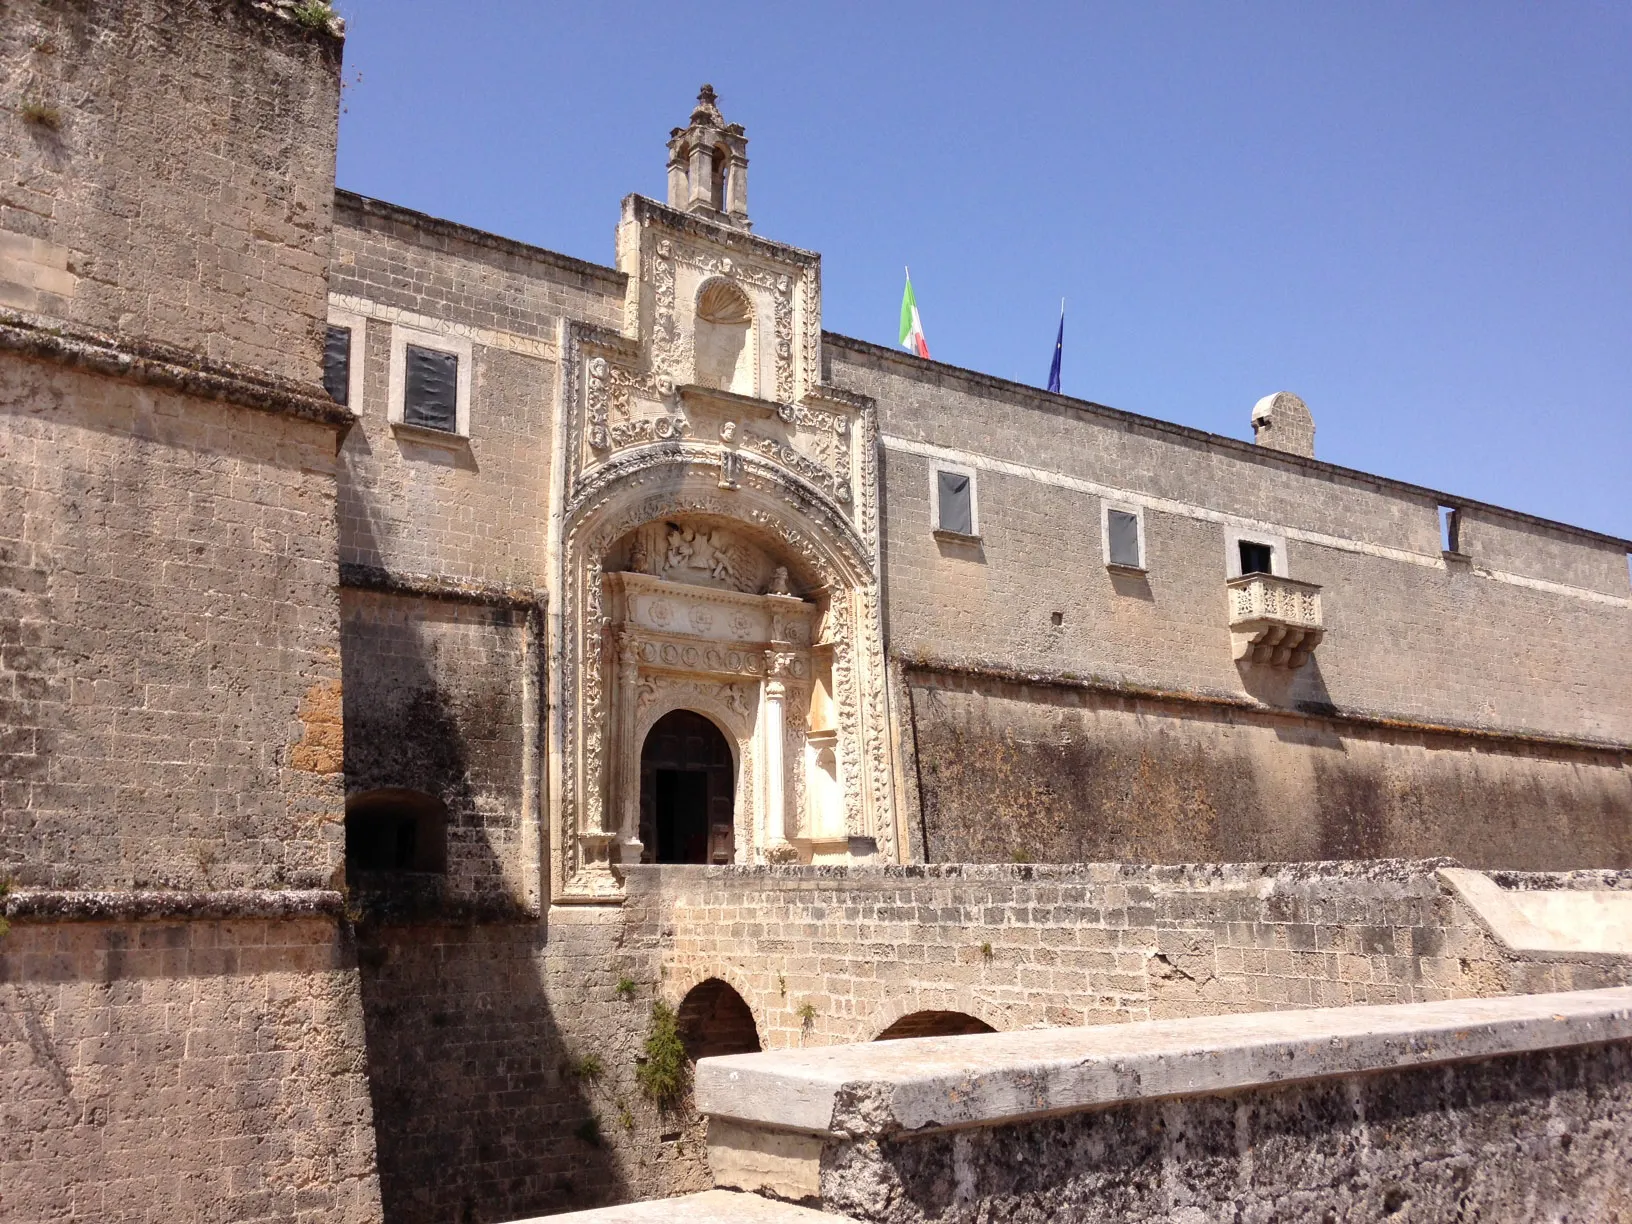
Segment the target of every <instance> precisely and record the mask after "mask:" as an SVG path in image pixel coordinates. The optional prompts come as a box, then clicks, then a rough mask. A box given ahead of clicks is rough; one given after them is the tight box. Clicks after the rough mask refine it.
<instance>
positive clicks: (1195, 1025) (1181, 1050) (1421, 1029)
mask: <svg viewBox="0 0 1632 1224" xmlns="http://www.w3.org/2000/svg"><path fill="white" fill-rule="evenodd" d="M1628 1040H1632V989H1625V988H1620V989H1612V990H1599V991H1582V992H1569V993H1560V994H1551V995H1535V996H1521V997H1515V998H1505V999H1482V1000H1468V1001H1461V1002H1454V1003H1429V1004H1406V1005H1399V1006H1390V1007H1352V1008H1330V1009H1322V1010H1318V1011H1306V1012H1297V1013H1258V1014H1249V1015H1236V1016H1226V1017H1215V1018H1210V1019H1192V1020H1180V1021H1155V1022H1147V1023H1136V1024H1126V1025H1110V1026H1102V1027H1093V1028H1079V1029H1066V1030H1035V1031H1023V1032H1015V1033H1004V1034H996V1033H994V1034H983V1035H976V1036H964V1037H942V1038H925V1039H918V1040H909V1041H898V1042H889V1043H882V1044H873V1043H869V1044H866V1045H854V1046H842V1047H830V1048H827V1049H821V1050H799V1051H782V1052H777V1053H766V1054H753V1055H732V1056H728V1057H724V1058H714V1059H703V1060H702V1061H701V1062H699V1064H698V1067H697V1082H696V1091H697V1099H698V1105H699V1108H700V1109H701V1110H702V1112H704V1113H705V1114H707V1115H708V1116H709V1119H710V1131H709V1162H710V1165H711V1167H712V1169H713V1174H714V1178H715V1182H716V1185H720V1186H733V1187H736V1188H738V1189H743V1190H751V1191H756V1192H760V1193H765V1194H770V1195H774V1196H776V1197H779V1198H791V1199H797V1200H800V1201H807V1202H816V1203H819V1204H820V1205H821V1206H822V1207H824V1208H829V1209H833V1210H839V1211H846V1212H849V1213H850V1214H852V1215H854V1216H855V1217H856V1218H858V1219H862V1220H871V1221H879V1222H881V1224H885V1222H887V1224H907V1222H909V1221H910V1222H913V1224H916V1222H917V1221H921V1220H923V1221H927V1220H932V1219H933V1220H938V1221H953V1220H955V1221H960V1222H961V1221H973V1220H985V1219H998V1218H1001V1219H1073V1220H1084V1221H1100V1220H1105V1221H1110V1220H1117V1221H1129V1220H1133V1221H1152V1222H1154V1221H1174V1222H1177V1221H1191V1220H1201V1219H1209V1218H1216V1217H1215V1216H1214V1215H1213V1214H1212V1213H1211V1212H1208V1211H1207V1210H1206V1208H1207V1206H1208V1205H1209V1204H1214V1205H1222V1203H1224V1202H1231V1203H1233V1207H1234V1213H1235V1214H1234V1216H1233V1218H1303V1219H1338V1218H1343V1219H1374V1218H1381V1217H1382V1216H1385V1215H1389V1216H1392V1215H1395V1214H1397V1213H1398V1212H1399V1211H1400V1209H1401V1208H1402V1207H1403V1206H1404V1205H1405V1204H1406V1203H1407V1202H1408V1201H1411V1200H1413V1199H1416V1200H1419V1202H1418V1203H1416V1204H1415V1205H1414V1210H1413V1216H1412V1218H1423V1219H1441V1218H1445V1219H1448V1218H1451V1215H1450V1210H1451V1209H1460V1210H1463V1211H1466V1210H1468V1209H1469V1207H1470V1205H1474V1209H1475V1211H1485V1210H1489V1211H1492V1212H1493V1213H1499V1215H1500V1218H1502V1219H1505V1220H1518V1219H1524V1220H1531V1219H1536V1220H1541V1219H1554V1218H1559V1213H1560V1212H1569V1213H1571V1215H1572V1217H1573V1216H1574V1214H1575V1213H1579V1215H1580V1218H1605V1217H1603V1216H1601V1215H1600V1214H1599V1212H1600V1211H1601V1209H1604V1208H1607V1207H1610V1206H1612V1205H1614V1204H1618V1203H1624V1202H1625V1201H1626V1198H1625V1196H1626V1194H1627V1191H1628V1185H1627V1178H1626V1176H1625V1174H1624V1172H1622V1171H1621V1170H1623V1169H1624V1167H1625V1160H1626V1156H1627V1148H1628V1139H1627V1136H1628V1134H1629V1133H1632V1131H1629V1130H1628V1125H1627V1123H1628V1121H1629V1120H1632V1074H1629V1073H1632V1059H1629V1057H1628V1046H1627V1044H1626V1043H1627V1042H1628ZM1429 1068H1434V1070H1432V1071H1429V1070H1428V1069H1429ZM1538 1099H1540V1100H1545V1101H1546V1102H1547V1105H1546V1109H1545V1111H1544V1117H1543V1118H1542V1119H1541V1120H1538V1118H1537V1116H1536V1115H1537V1110H1536V1102H1537V1101H1538ZM1459 1218H1467V1217H1466V1215H1463V1216H1461V1217H1459Z"/></svg>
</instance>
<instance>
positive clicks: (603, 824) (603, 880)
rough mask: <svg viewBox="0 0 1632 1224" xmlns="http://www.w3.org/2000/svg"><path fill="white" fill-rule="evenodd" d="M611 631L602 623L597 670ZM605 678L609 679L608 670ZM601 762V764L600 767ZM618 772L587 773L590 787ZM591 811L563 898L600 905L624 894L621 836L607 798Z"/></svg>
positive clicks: (613, 768) (603, 660) (602, 662)
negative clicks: (617, 863) (619, 869)
mask: <svg viewBox="0 0 1632 1224" xmlns="http://www.w3.org/2000/svg"><path fill="white" fill-rule="evenodd" d="M609 627H610V624H609V622H607V621H604V620H603V621H602V622H601V625H600V633H599V634H598V635H597V637H598V639H599V649H598V650H597V651H596V657H595V659H594V661H593V664H592V665H593V666H594V667H596V668H602V669H604V668H606V663H607V630H608V628H609ZM602 675H603V676H604V675H605V672H604V670H603V671H602ZM612 696H613V698H614V700H615V698H616V694H615V693H614V694H613V695H612ZM612 730H613V732H614V733H613V734H611V735H608V736H604V737H603V739H602V743H603V745H604V744H606V742H607V740H611V741H612V743H613V745H615V744H616V740H617V736H616V734H615V724H614V727H613V728H612ZM614 750H615V748H614ZM601 761H604V757H603V758H601ZM601 761H598V762H597V763H598V764H600V763H601ZM616 769H617V765H616V762H615V761H614V762H613V764H612V766H611V768H610V770H608V769H607V768H606V767H605V766H604V764H603V765H602V768H599V769H590V770H586V771H585V772H586V775H587V777H586V782H587V784H588V785H590V786H595V787H602V786H604V785H605V784H606V776H607V773H608V772H611V773H614V774H615V771H616ZM590 810H591V813H592V816H591V819H590V820H589V821H588V822H586V823H587V825H588V827H586V828H582V829H580V830H579V832H578V867H577V870H576V871H574V872H573V873H572V878H571V879H569V880H568V881H567V889H566V896H564V897H563V900H570V901H599V900H602V899H614V898H617V897H620V896H622V894H623V886H622V885H621V884H620V883H619V881H618V878H617V876H615V875H614V874H613V873H612V845H613V843H614V842H616V841H617V834H616V832H615V831H613V830H612V829H610V828H608V827H607V826H608V825H609V824H610V823H611V822H612V820H613V818H612V817H611V816H610V814H609V813H608V812H607V805H606V797H605V796H604V794H603V795H602V797H601V801H600V802H599V803H596V804H593V805H592V806H591V808H590Z"/></svg>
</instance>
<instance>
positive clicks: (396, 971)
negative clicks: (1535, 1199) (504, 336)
mask: <svg viewBox="0 0 1632 1224" xmlns="http://www.w3.org/2000/svg"><path fill="white" fill-rule="evenodd" d="M629 879H630V891H629V900H628V902H627V903H626V904H625V905H624V906H622V907H620V908H613V909H608V908H605V907H567V906H557V907H555V908H553V909H552V910H551V911H550V914H549V918H548V934H547V937H546V936H545V934H544V932H543V931H542V930H540V928H539V927H538V926H537V925H534V924H525V923H521V924H517V923H489V924H485V925H479V926H468V925H460V924H450V923H435V924H426V923H398V924H381V925H373V926H365V927H364V928H363V929H362V930H361V931H360V934H359V941H360V946H361V953H360V958H359V959H360V962H361V967H362V994H363V999H364V1011H365V1016H366V1018H367V1022H368V1026H369V1042H368V1059H369V1067H370V1077H371V1084H372V1087H373V1093H374V1100H375V1115H376V1119H377V1121H376V1128H377V1132H378V1135H379V1160H380V1178H381V1194H382V1199H383V1201H384V1202H385V1204H386V1215H387V1218H388V1219H391V1220H412V1221H421V1220H423V1221H432V1220H442V1219H447V1218H450V1217H453V1218H457V1216H458V1213H459V1212H460V1211H461V1210H463V1209H464V1208H465V1205H466V1204H472V1203H473V1204H477V1205H478V1207H479V1210H480V1212H481V1213H483V1216H482V1218H488V1219H495V1220H504V1219H517V1218H523V1217H526V1216H528V1215H529V1214H534V1213H538V1212H542V1211H545V1210H558V1209H562V1208H566V1207H570V1206H579V1207H582V1206H588V1205H591V1204H594V1203H597V1202H607V1201H616V1200H620V1199H625V1198H648V1197H658V1196H664V1195H672V1194H680V1193H685V1192H689V1191H695V1190H700V1189H703V1188H705V1187H707V1186H708V1185H709V1184H710V1172H709V1166H708V1163H707V1139H706V1134H705V1127H704V1125H703V1121H702V1119H701V1118H700V1117H699V1116H698V1115H697V1114H696V1112H695V1111H694V1108H693V1106H692V1104H691V1102H690V1100H689V1099H688V1100H686V1101H685V1102H683V1103H682V1104H681V1106H680V1107H679V1108H678V1109H675V1110H672V1111H668V1112H664V1111H660V1110H658V1109H656V1108H654V1107H653V1105H652V1104H651V1103H650V1102H649V1101H648V1100H647V1099H646V1098H645V1097H644V1096H643V1095H642V1093H641V1091H640V1088H639V1086H638V1083H637V1080H636V1073H637V1069H638V1067H639V1066H640V1061H641V1059H642V1058H643V1057H644V1051H643V1048H642V1043H643V1041H644V1038H645V1034H646V1032H647V1029H648V1025H649V1012H650V1006H651V1003H652V1002H653V1000H654V999H655V1000H661V1001H663V1002H665V1003H666V1004H668V1005H669V1006H671V1007H672V1008H674V1009H676V1010H677V1011H678V1012H679V1013H680V1014H681V1016H682V1017H683V1018H685V1017H688V1016H690V1017H693V1020H692V1023H693V1025H694V1026H695V1027H692V1028H690V1029H689V1030H688V1031H687V1040H688V1042H690V1043H691V1045H692V1049H693V1050H694V1051H696V1052H701V1053H718V1052H732V1051H735V1050H741V1049H743V1048H745V1047H744V1046H742V1045H740V1044H738V1045H733V1044H730V1043H731V1042H733V1041H740V1034H741V1025H740V1023H732V1020H731V1017H732V1015H733V1012H732V1010H731V1009H730V1008H728V1007H722V1006H719V1000H720V998H721V996H724V997H725V998H726V999H728V1000H733V999H740V1000H741V1002H742V1004H744V1005H745V1007H746V1012H747V1015H748V1017H749V1024H751V1026H752V1033H753V1035H754V1039H755V1041H757V1043H758V1044H759V1045H760V1046H762V1047H763V1048H764V1049H766V1050H780V1049H800V1048H806V1047H817V1046H826V1045H832V1044H837V1043H842V1042H869V1041H872V1040H874V1039H876V1038H877V1037H879V1036H880V1034H882V1033H884V1032H885V1031H886V1030H888V1029H890V1028H891V1027H892V1026H897V1025H899V1024H900V1022H901V1021H903V1020H907V1019H909V1018H918V1019H921V1020H922V1021H924V1023H923V1024H922V1025H921V1026H920V1027H919V1028H918V1029H916V1030H914V1031H921V1032H924V1033H926V1034H931V1035H932V1034H934V1033H937V1032H947V1031H972V1027H966V1028H961V1029H959V1028H956V1027H954V1028H951V1029H949V1028H947V1027H946V1025H947V1024H948V1022H956V1021H958V1020H962V1021H963V1022H964V1023H965V1024H967V1023H968V1022H969V1021H974V1022H978V1025H980V1026H986V1027H989V1028H991V1029H995V1030H997V1031H998V1032H1004V1033H1007V1032H1015V1031H1020V1030H1024V1029H1027V1028H1033V1027H1039V1026H1048V1027H1055V1026H1071V1025H1083V1024H1101V1023H1125V1022H1130V1021H1140V1020H1147V1019H1173V1018H1183V1017H1198V1016H1211V1015H1222V1014H1231V1013H1250V1012H1262V1011H1279V1010H1288V1009H1309V1008H1318V1007H1339V1006H1350V1005H1361V1004H1372V1005H1377V1004H1385V1005H1386V1004H1405V1003H1420V1002H1433V1001H1442V1000H1453V999H1465V998H1481V997H1492V996H1502V995H1509V994H1521V993H1522V994H1530V993H1542V992H1549V991H1567V990H1591V989H1596V988H1601V987H1606V986H1615V985H1623V984H1626V983H1627V981H1628V980H1629V975H1632V960H1629V959H1628V958H1627V957H1626V956H1624V955H1612V954H1605V953H1602V952H1594V951H1591V950H1583V949H1580V948H1575V949H1565V950H1558V949H1554V950H1552V951H1546V950H1542V949H1539V948H1536V947H1524V946H1514V944H1513V943H1511V942H1509V941H1508V939H1505V938H1504V937H1503V934H1502V933H1501V931H1500V930H1499V929H1497V928H1496V927H1495V926H1494V925H1493V924H1492V922H1491V921H1490V919H1489V916H1488V915H1487V914H1486V913H1485V912H1484V911H1483V910H1481V909H1478V908H1477V907H1475V906H1473V905H1470V903H1469V902H1468V901H1466V900H1465V899H1464V898H1463V895H1462V893H1461V892H1460V891H1459V890H1458V888H1457V887H1455V886H1454V885H1453V883H1452V882H1451V881H1450V879H1449V878H1447V877H1445V876H1442V875H1441V874H1440V870H1439V868H1438V867H1437V865H1436V863H1434V862H1431V861H1430V862H1421V861H1416V862H1407V861H1389V862H1369V863H1302V864H1237V865H1224V866H1220V865H1179V866H1145V867H1142V866H1134V865H1126V864H1101V865H1086V866H1084V865H1077V866H1069V865H1068V866H1049V865H1036V866H1032V865H997V864H990V865H943V866H935V865H930V866H903V867H855V868H843V867H674V866H643V867H636V868H633V869H631V870H630V873H629ZM1500 879H1501V882H1502V885H1503V890H1504V891H1505V892H1507V893H1509V894H1515V895H1522V894H1530V893H1534V892H1536V891H1537V890H1552V891H1553V892H1555V893H1556V892H1559V891H1563V892H1573V893H1575V894H1577V895H1580V894H1583V893H1589V892H1591V893H1596V894H1599V895H1604V894H1611V895H1615V896H1624V897H1632V877H1629V876H1628V874H1627V873H1625V872H1582V873H1576V874H1574V875H1547V874H1519V873H1507V874H1504V875H1503V876H1501V877H1500ZM722 984H723V987H722ZM696 1005H703V1006H696ZM896 1031H901V1029H900V1028H899V1027H898V1028H897V1029H896ZM722 1042H723V1044H721V1043H722ZM747 1048H753V1047H751V1046H749V1047H747ZM586 1135H593V1136H594V1141H593V1142H590V1141H589V1140H587V1139H586V1138H585V1136H586ZM541 1136H550V1137H551V1138H550V1139H549V1140H548V1141H542V1140H541Z"/></svg>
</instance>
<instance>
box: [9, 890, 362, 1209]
mask: <svg viewBox="0 0 1632 1224" xmlns="http://www.w3.org/2000/svg"><path fill="white" fill-rule="evenodd" d="M360 1015H361V1012H360V1008H359V1001H358V996H357V976H356V970H355V963H354V961H353V960H352V958H351V956H350V955H349V953H348V951H347V949H346V948H345V947H344V945H343V944H342V943H341V942H340V940H339V939H338V937H337V934H336V928H335V924H334V922H333V920H332V919H327V918H322V919H300V920H293V921H266V920H243V921H237V922H205V921H198V922H118V923H104V922H94V923H93V922H69V923H43V924H42V923H34V922H23V921H16V922H13V923H12V925H11V929H10V931H9V932H8V933H7V934H6V935H5V936H4V937H3V938H0V1068H4V1073H3V1075H0V1215H3V1216H4V1217H5V1218H6V1219H8V1220H18V1221H23V1220H30V1221H47V1220H51V1221H56V1220H97V1221H109V1222H112V1221H127V1220H129V1221H135V1220H149V1221H151V1220H172V1221H178V1222H180V1221H195V1220H204V1219H230V1220H235V1221H245V1222H246V1224H247V1222H249V1221H262V1220H264V1221H272V1220H277V1221H301V1222H310V1224H318V1222H319V1221H321V1222H322V1224H372V1222H373V1221H377V1220H378V1219H379V1218H380V1206H379V1185H378V1182H377V1180H376V1177H375V1171H374V1135H373V1129H372V1112H371V1109H370V1105H369V1098H368V1082H367V1078H366V1076H365V1070H364V1066H363V1057H362V1050H363V1035H362V1032H361V1024H360Z"/></svg>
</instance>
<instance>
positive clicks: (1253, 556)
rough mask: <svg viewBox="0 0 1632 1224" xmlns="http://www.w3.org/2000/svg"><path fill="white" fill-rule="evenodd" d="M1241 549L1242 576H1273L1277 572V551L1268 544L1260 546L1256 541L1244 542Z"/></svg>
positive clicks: (1241, 543)
mask: <svg viewBox="0 0 1632 1224" xmlns="http://www.w3.org/2000/svg"><path fill="white" fill-rule="evenodd" d="M1240 547H1241V572H1242V574H1273V573H1274V572H1275V550H1274V549H1273V548H1271V547H1270V546H1269V545H1268V544H1259V543H1258V542H1257V541H1255V540H1242V541H1241V542H1240Z"/></svg>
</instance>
